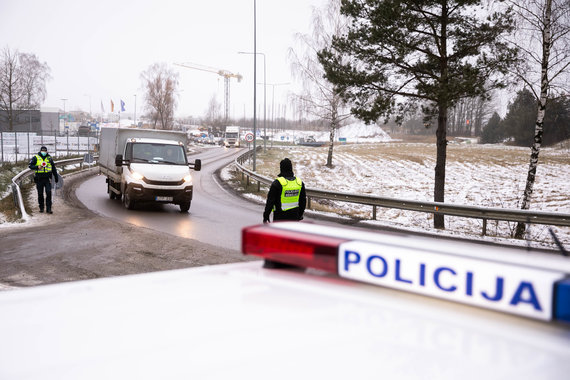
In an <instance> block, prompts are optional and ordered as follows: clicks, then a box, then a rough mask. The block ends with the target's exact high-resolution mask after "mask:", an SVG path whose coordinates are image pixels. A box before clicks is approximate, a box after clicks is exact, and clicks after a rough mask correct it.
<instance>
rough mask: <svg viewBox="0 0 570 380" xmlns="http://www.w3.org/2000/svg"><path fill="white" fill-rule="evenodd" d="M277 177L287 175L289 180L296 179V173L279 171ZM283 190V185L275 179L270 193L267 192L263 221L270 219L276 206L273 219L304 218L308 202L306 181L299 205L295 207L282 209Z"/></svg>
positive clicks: (302, 188)
mask: <svg viewBox="0 0 570 380" xmlns="http://www.w3.org/2000/svg"><path fill="white" fill-rule="evenodd" d="M277 177H285V178H286V179H287V180H288V181H293V180H295V175H294V174H293V172H288V173H279V175H278V176H277ZM282 191H283V186H281V183H279V181H278V180H275V181H273V183H272V184H271V187H270V188H269V193H268V194H267V201H266V203H265V211H264V212H263V221H264V222H268V221H269V215H270V214H271V211H272V210H273V206H275V211H274V212H273V220H274V221H275V220H301V219H303V213H304V212H305V207H306V204H307V194H306V192H305V183H304V182H303V185H302V187H301V193H300V194H299V207H295V208H293V209H291V210H287V211H282V210H281V192H282Z"/></svg>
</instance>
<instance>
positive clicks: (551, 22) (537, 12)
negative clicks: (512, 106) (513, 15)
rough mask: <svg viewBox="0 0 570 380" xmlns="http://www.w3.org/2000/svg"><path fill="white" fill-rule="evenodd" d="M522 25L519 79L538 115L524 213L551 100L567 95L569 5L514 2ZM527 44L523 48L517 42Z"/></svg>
mask: <svg viewBox="0 0 570 380" xmlns="http://www.w3.org/2000/svg"><path fill="white" fill-rule="evenodd" d="M511 3H512V5H513V7H514V8H515V10H516V12H517V14H518V16H519V19H520V21H521V25H520V27H519V28H518V30H519V35H518V36H516V37H517V38H515V39H514V40H513V44H514V45H516V46H517V47H518V48H519V49H520V50H521V51H522V52H523V53H524V55H525V57H526V59H525V60H523V62H525V63H526V64H525V65H524V66H518V67H517V70H516V72H515V73H516V75H517V76H518V78H519V79H520V80H522V81H523V82H524V83H525V84H526V86H527V88H528V89H529V90H530V91H532V93H533V94H534V97H535V98H536V102H537V108H538V113H537V116H536V123H535V128H534V141H533V144H532V147H531V153H530V163H529V167H528V173H527V178H526V185H525V189H524V192H523V196H522V202H521V209H523V210H528V209H529V208H530V202H531V199H532V193H533V189H534V183H535V180H536V171H537V167H538V158H539V154H540V147H541V145H542V140H543V132H544V119H545V114H546V105H547V102H548V99H549V97H552V96H555V95H556V94H558V95H560V94H563V93H566V94H567V93H568V68H569V66H570V2H569V1H568V0H517V1H512V2H511ZM525 40H528V41H529V44H528V45H524V44H522V43H520V42H518V41H525ZM525 230H526V225H525V223H518V224H517V227H516V230H515V237H516V238H518V239H521V238H522V237H523V236H524V233H525Z"/></svg>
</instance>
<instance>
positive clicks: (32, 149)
mask: <svg viewBox="0 0 570 380" xmlns="http://www.w3.org/2000/svg"><path fill="white" fill-rule="evenodd" d="M41 146H46V147H47V148H48V152H49V153H50V155H51V156H52V157H54V158H55V157H65V156H71V155H81V154H85V153H93V152H96V151H97V147H98V146H99V136H98V135H96V134H92V135H88V136H70V135H69V134H61V133H59V132H44V133H38V132H0V164H3V163H8V162H10V163H18V162H27V161H29V160H30V157H31V156H32V155H34V154H35V153H36V152H38V151H39V150H40V147H41Z"/></svg>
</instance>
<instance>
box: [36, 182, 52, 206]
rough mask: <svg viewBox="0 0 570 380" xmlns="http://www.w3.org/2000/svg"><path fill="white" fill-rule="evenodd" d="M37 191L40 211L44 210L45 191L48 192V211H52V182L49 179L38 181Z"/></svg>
mask: <svg viewBox="0 0 570 380" xmlns="http://www.w3.org/2000/svg"><path fill="white" fill-rule="evenodd" d="M36 189H38V203H39V205H40V210H43V209H44V189H45V191H46V202H45V204H46V206H47V211H51V182H50V180H49V179H45V178H42V179H38V183H36Z"/></svg>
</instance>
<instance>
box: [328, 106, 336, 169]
mask: <svg viewBox="0 0 570 380" xmlns="http://www.w3.org/2000/svg"><path fill="white" fill-rule="evenodd" d="M337 126H338V119H337V108H336V105H333V107H332V115H331V126H330V134H329V153H328V154H327V165H326V166H327V167H329V168H332V167H333V164H332V157H333V147H334V135H335V131H336V128H337Z"/></svg>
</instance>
